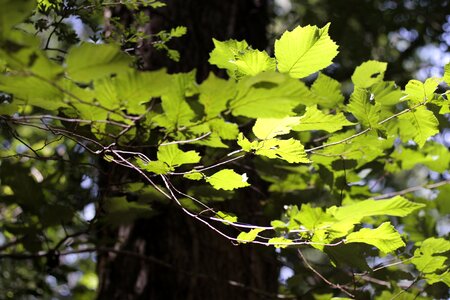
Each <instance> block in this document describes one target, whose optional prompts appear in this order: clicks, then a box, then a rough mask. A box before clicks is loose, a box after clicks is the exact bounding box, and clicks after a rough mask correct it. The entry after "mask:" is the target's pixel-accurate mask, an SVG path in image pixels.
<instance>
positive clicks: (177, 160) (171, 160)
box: [157, 144, 201, 169]
mask: <svg viewBox="0 0 450 300" xmlns="http://www.w3.org/2000/svg"><path fill="white" fill-rule="evenodd" d="M157 156H158V160H159V161H162V162H164V163H166V164H167V165H168V166H169V167H170V168H171V169H173V168H175V167H178V166H181V165H184V164H195V163H198V162H199V161H200V159H201V157H200V155H199V154H198V152H196V151H192V150H191V151H187V152H184V151H181V150H180V149H178V146H177V145H175V144H171V145H167V146H159V148H158V154H157Z"/></svg>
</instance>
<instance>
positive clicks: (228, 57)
mask: <svg viewBox="0 0 450 300" xmlns="http://www.w3.org/2000/svg"><path fill="white" fill-rule="evenodd" d="M213 43H214V49H213V51H212V52H211V53H210V54H209V63H210V64H212V65H216V66H218V67H219V68H222V69H228V70H233V69H235V65H234V62H235V60H236V57H237V56H239V55H241V54H242V53H244V52H245V51H246V50H247V49H248V48H249V46H248V44H247V42H246V41H236V40H228V41H225V42H221V41H218V40H216V39H213Z"/></svg>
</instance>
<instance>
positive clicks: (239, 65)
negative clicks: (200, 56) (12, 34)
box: [209, 39, 276, 79]
mask: <svg viewBox="0 0 450 300" xmlns="http://www.w3.org/2000/svg"><path fill="white" fill-rule="evenodd" d="M213 42H214V46H215V48H214V50H213V51H212V52H211V53H210V58H209V62H210V63H211V64H213V65H217V66H218V67H219V68H223V69H227V70H228V75H230V76H231V77H233V78H235V79H239V78H241V77H242V76H255V75H257V74H259V73H261V72H264V71H275V67H276V63H275V59H273V58H271V57H269V55H267V53H266V51H259V50H254V49H251V48H250V47H249V46H248V44H247V42H245V41H242V42H238V41H236V40H228V41H225V42H220V41H218V40H215V39H213Z"/></svg>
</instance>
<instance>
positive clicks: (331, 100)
mask: <svg viewBox="0 0 450 300" xmlns="http://www.w3.org/2000/svg"><path fill="white" fill-rule="evenodd" d="M311 92H312V93H313V94H314V95H315V96H316V98H317V99H315V101H314V103H316V104H318V105H320V106H322V107H326V108H336V107H337V106H339V105H340V104H342V103H343V102H344V99H345V98H344V95H342V91H341V84H340V83H339V81H337V80H335V79H333V78H331V77H328V76H327V75H325V74H323V73H319V76H318V77H317V79H316V80H315V81H314V83H313V84H312V86H311Z"/></svg>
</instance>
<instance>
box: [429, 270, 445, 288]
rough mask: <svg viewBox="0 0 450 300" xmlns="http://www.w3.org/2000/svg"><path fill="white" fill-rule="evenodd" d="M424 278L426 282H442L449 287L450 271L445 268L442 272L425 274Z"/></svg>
mask: <svg viewBox="0 0 450 300" xmlns="http://www.w3.org/2000/svg"><path fill="white" fill-rule="evenodd" d="M425 280H426V281H427V283H428V284H435V283H437V282H442V283H444V284H446V285H447V286H448V287H450V271H449V270H447V271H445V272H444V273H442V274H435V273H431V274H425Z"/></svg>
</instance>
